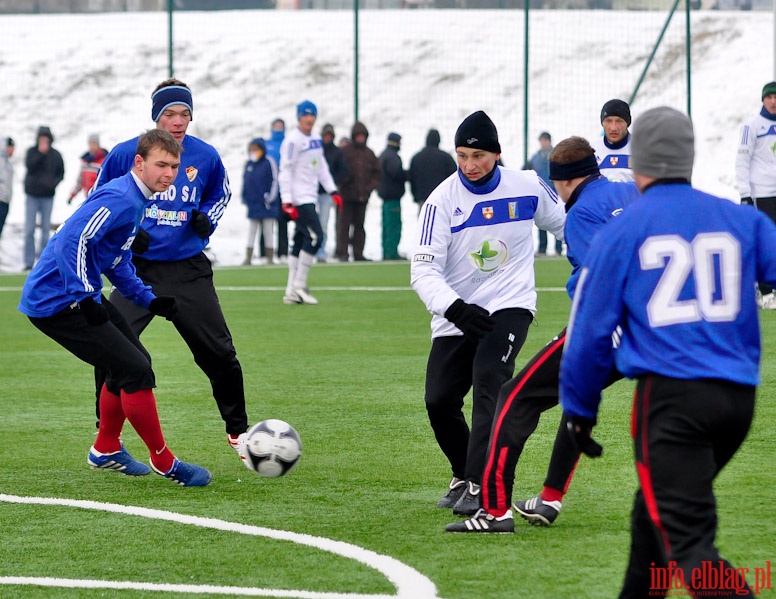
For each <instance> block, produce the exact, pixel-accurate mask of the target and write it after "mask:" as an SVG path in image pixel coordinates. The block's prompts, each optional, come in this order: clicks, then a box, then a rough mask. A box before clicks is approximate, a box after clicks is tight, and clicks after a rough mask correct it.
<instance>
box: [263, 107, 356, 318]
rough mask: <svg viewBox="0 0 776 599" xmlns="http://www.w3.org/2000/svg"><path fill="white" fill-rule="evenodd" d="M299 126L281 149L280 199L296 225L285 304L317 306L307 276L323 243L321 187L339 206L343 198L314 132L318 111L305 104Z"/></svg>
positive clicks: (318, 136)
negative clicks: (320, 211)
mask: <svg viewBox="0 0 776 599" xmlns="http://www.w3.org/2000/svg"><path fill="white" fill-rule="evenodd" d="M296 116H297V119H298V121H299V124H298V126H297V128H296V129H294V130H293V131H290V132H289V133H287V134H286V136H285V138H284V139H283V143H282V144H281V146H280V174H279V175H278V184H279V185H280V199H281V202H282V204H283V210H284V211H285V212H286V213H287V214H289V215H290V216H291V218H292V219H293V220H294V221H295V222H296V232H295V234H294V246H293V249H292V250H291V253H290V255H289V257H288V284H287V285H286V292H285V295H284V296H283V303H284V304H317V303H318V300H317V299H316V298H315V297H314V296H312V295H311V294H310V290H309V288H308V287H307V275H308V273H309V271H310V267H311V266H312V265H313V262H314V261H315V254H316V253H317V252H318V249H319V248H320V247H321V242H322V241H323V228H322V227H321V221H320V219H319V218H318V212H317V204H318V185H319V184H320V185H321V186H322V187H323V188H324V189H325V190H326V191H327V192H328V193H329V194H331V196H332V200H334V203H335V204H337V206H338V207H339V206H341V205H342V198H340V196H339V194H337V186H336V185H335V184H334V179H333V178H332V176H331V172H330V171H329V165H328V164H327V163H326V157H325V156H324V155H323V140H322V139H321V136H320V135H318V134H317V133H314V132H313V126H314V125H315V119H316V118H317V117H318V108H317V107H316V106H315V104H313V103H312V102H310V101H309V100H305V101H304V102H301V103H300V104H299V105H298V106H297V107H296Z"/></svg>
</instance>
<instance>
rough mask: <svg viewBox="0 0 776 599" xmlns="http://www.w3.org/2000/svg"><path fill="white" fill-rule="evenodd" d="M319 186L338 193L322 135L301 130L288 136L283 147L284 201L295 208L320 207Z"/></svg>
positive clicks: (282, 176) (282, 194)
mask: <svg viewBox="0 0 776 599" xmlns="http://www.w3.org/2000/svg"><path fill="white" fill-rule="evenodd" d="M319 183H320V184H321V185H322V186H323V188H324V189H325V190H326V191H327V192H329V193H333V192H335V191H337V186H336V185H335V184H334V179H333V178H332V176H331V171H329V165H328V163H327V162H326V157H325V156H324V155H323V140H322V139H321V136H320V135H318V134H316V133H313V134H311V135H306V134H304V133H302V131H300V130H299V128H298V127H297V128H296V129H294V130H293V131H290V132H289V133H288V134H286V137H285V139H283V143H282V144H281V145H280V174H279V175H278V184H279V185H280V198H281V200H282V201H283V202H291V203H293V204H294V206H301V205H302V204H316V203H317V202H318V184H319Z"/></svg>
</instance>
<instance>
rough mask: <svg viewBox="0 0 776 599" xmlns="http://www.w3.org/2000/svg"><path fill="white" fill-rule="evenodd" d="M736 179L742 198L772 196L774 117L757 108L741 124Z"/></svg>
mask: <svg viewBox="0 0 776 599" xmlns="http://www.w3.org/2000/svg"><path fill="white" fill-rule="evenodd" d="M766 114H767V112H766ZM736 183H737V184H738V193H740V194H741V197H742V198H754V199H756V198H772V197H776V117H773V118H766V117H764V116H763V115H762V112H761V113H760V114H758V115H757V116H755V117H752V118H751V119H749V120H748V121H747V122H746V123H745V124H744V126H743V127H742V128H741V136H740V137H739V140H738V154H737V155H736Z"/></svg>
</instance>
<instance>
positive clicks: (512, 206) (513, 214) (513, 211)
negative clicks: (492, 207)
mask: <svg viewBox="0 0 776 599" xmlns="http://www.w3.org/2000/svg"><path fill="white" fill-rule="evenodd" d="M509 218H510V220H511V219H515V218H517V202H509Z"/></svg>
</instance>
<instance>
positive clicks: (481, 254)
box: [470, 237, 509, 273]
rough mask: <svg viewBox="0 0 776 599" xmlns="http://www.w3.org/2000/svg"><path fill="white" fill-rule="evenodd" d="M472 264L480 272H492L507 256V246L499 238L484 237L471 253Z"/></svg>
mask: <svg viewBox="0 0 776 599" xmlns="http://www.w3.org/2000/svg"><path fill="white" fill-rule="evenodd" d="M470 255H471V257H472V260H473V261H474V266H476V267H477V270H480V271H481V272H486V273H487V272H493V271H494V270H498V269H499V267H500V266H501V265H502V264H504V263H505V262H506V261H507V258H509V248H508V246H507V244H506V243H504V242H503V241H501V240H500V239H494V238H493V237H486V238H485V239H483V240H482V241H481V242H480V244H479V246H477V249H476V250H475V251H474V252H472V253H471V254H470Z"/></svg>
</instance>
